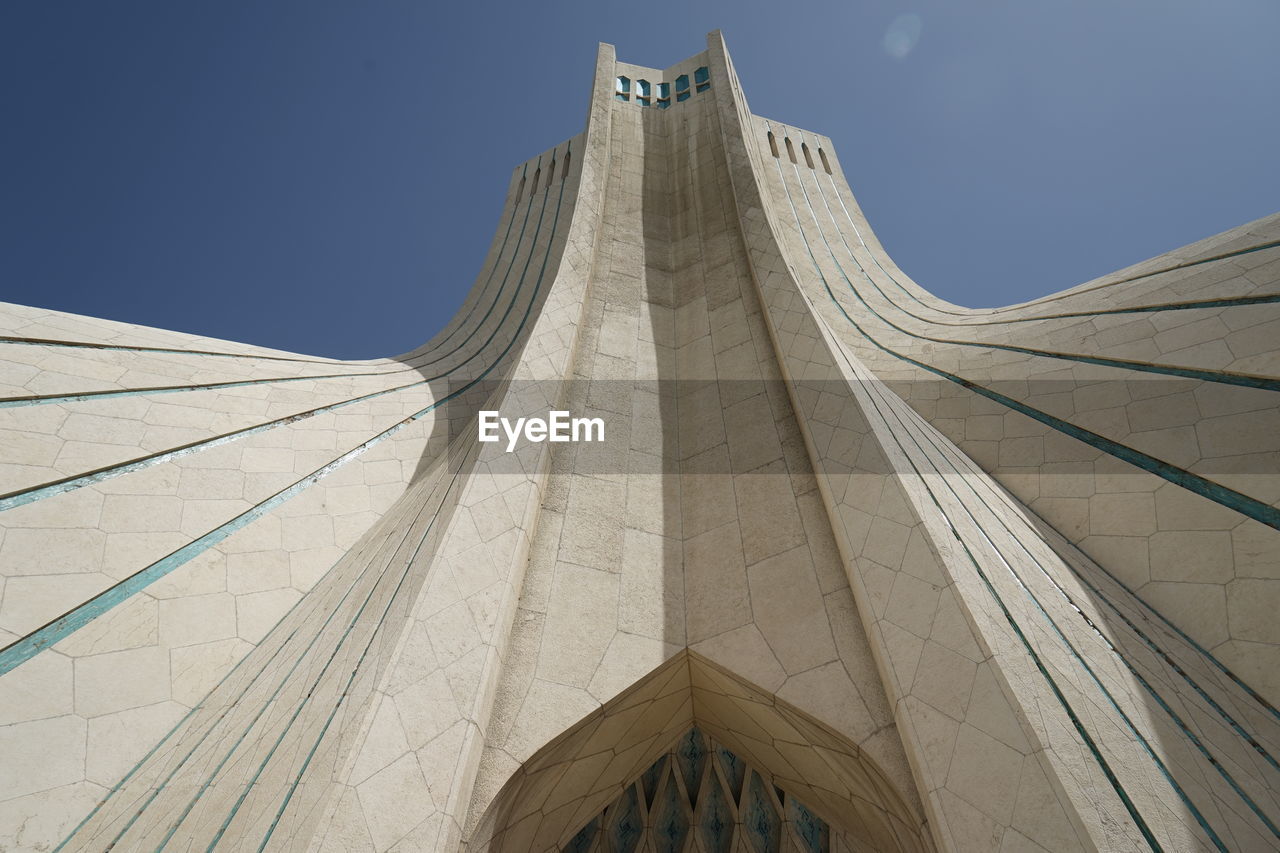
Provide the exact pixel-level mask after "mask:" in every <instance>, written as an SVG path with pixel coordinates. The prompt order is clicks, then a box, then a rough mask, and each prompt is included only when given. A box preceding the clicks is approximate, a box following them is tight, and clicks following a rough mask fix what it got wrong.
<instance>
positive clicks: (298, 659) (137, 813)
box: [54, 478, 456, 853]
mask: <svg viewBox="0 0 1280 853" xmlns="http://www.w3.org/2000/svg"><path fill="white" fill-rule="evenodd" d="M455 480H456V478H455ZM446 494H447V490H446ZM428 507H432V509H431V512H432V513H433V514H434V511H435V509H438V507H439V501H436V502H430V501H429V502H426V503H424V506H423V507H422V508H421V509H420V510H419V512H418V517H417V518H415V520H414V522H413V523H411V524H409V525H407V526H406V527H405V530H404V535H403V536H402V537H401V539H400V545H403V543H404V541H405V540H407V539H408V536H409V533H410V531H411V530H412V529H413V528H414V526H415V525H416V523H417V521H418V519H420V518H421V516H422V514H423V513H424V512H427V511H428ZM432 523H434V521H433V522H432ZM429 530H430V527H428V531H429ZM424 537H425V534H424ZM400 545H397V547H396V548H395V549H393V553H394V552H396V551H398V550H399V547H400ZM420 545H421V543H420V544H419V547H420ZM374 565H375V562H374V561H372V560H371V561H370V562H369V563H368V564H367V565H366V566H365V568H364V569H363V570H362V571H361V573H360V574H359V575H358V576H357V577H356V579H355V580H354V581H353V582H352V584H351V585H350V586H349V587H348V588H347V590H346V592H344V593H343V595H342V598H340V599H339V600H338V602H337V604H335V605H333V606H332V607H330V608H328V615H327V616H326V617H325V619H324V621H323V622H322V623H320V626H319V627H318V628H316V629H315V631H314V633H313V634H312V636H311V641H310V642H309V643H308V644H307V646H306V648H305V649H303V650H302V652H301V653H300V654H298V655H296V656H295V660H294V663H293V665H292V666H291V667H290V668H289V669H288V671H286V672H285V674H284V676H283V677H282V678H281V680H280V684H279V685H278V686H277V687H276V690H275V691H274V692H273V693H272V694H271V696H270V697H269V702H270V701H274V699H275V697H276V696H277V695H279V692H280V690H282V689H283V688H284V686H285V685H286V684H287V683H288V682H289V680H290V678H291V677H292V675H293V673H294V672H295V671H296V670H297V669H298V667H299V666H300V665H301V663H302V661H303V659H304V658H306V657H307V655H308V654H309V653H310V651H311V650H312V648H314V647H315V644H316V642H317V641H318V640H319V639H320V637H321V636H323V634H324V630H325V628H327V627H328V625H329V623H330V622H331V621H332V620H333V618H334V617H335V616H336V615H337V614H338V613H339V611H340V609H341V607H342V604H343V603H344V602H346V600H347V599H348V598H349V597H350V595H351V593H352V592H354V591H355V590H356V588H357V587H358V586H359V584H360V582H361V581H362V580H364V579H365V578H366V577H367V576H368V575H369V574H370V573H371V572H372V571H373V570H374V569H373V567H374ZM309 600H310V599H309V598H308V597H305V596H304V597H303V598H300V599H299V600H298V601H297V602H296V603H295V604H294V606H293V607H291V608H290V609H289V611H288V612H287V613H285V615H284V616H282V617H280V619H279V621H278V622H277V623H276V624H277V625H279V624H281V623H283V622H284V621H285V619H287V618H289V616H290V615H291V614H292V613H293V612H294V611H296V610H298V609H299V608H300V607H302V606H304V605H305V604H306V602H308V601H309ZM301 628H302V623H299V626H298V627H297V628H295V629H294V630H292V631H290V632H289V634H288V635H287V636H285V638H284V639H283V640H281V641H280V642H279V644H278V645H277V646H276V649H275V651H273V652H272V653H271V655H270V656H269V657H268V658H267V660H266V661H264V662H263V663H262V665H261V666H260V667H259V668H258V671H257V672H256V673H255V674H254V676H253V677H252V678H251V679H250V680H249V681H248V682H247V683H246V684H245V686H244V689H243V690H241V691H240V694H239V696H237V697H236V699H234V700H232V701H231V702H229V703H227V704H226V706H225V707H224V710H223V711H222V713H221V714H219V715H218V716H217V717H216V718H215V719H214V720H213V722H212V723H210V724H209V726H208V727H207V728H206V729H205V731H204V733H203V734H202V735H201V736H200V737H199V738H198V739H197V740H196V742H195V744H194V745H193V746H192V747H191V749H190V750H188V751H187V753H186V754H185V755H183V757H182V758H181V759H180V760H179V761H178V762H177V763H176V764H175V765H174V766H173V767H172V768H171V769H170V771H169V773H168V775H167V776H166V777H165V778H164V780H163V781H162V782H160V784H158V785H156V786H154V787H153V788H152V789H151V793H150V794H149V795H148V797H147V799H146V800H144V801H143V802H142V804H141V805H139V806H137V807H136V809H135V810H134V812H133V814H132V815H131V816H130V818H129V820H128V822H126V823H125V825H124V826H123V827H122V828H121V829H120V831H119V832H118V833H117V834H116V836H115V838H114V839H112V841H111V842H110V843H109V844H108V847H114V845H115V844H116V843H117V842H118V841H119V840H120V839H121V838H122V837H123V836H124V834H125V833H126V832H128V831H129V829H130V827H132V826H133V824H134V823H135V822H136V821H137V820H138V818H140V817H141V816H142V814H143V813H144V811H145V810H146V808H147V806H149V805H150V804H151V803H152V802H153V801H154V800H155V799H156V797H158V796H159V795H160V793H161V792H162V791H163V790H164V789H165V788H166V787H167V786H168V785H169V783H170V782H172V781H173V779H174V777H175V776H177V775H178V772H179V771H180V770H181V769H182V768H183V767H184V766H186V763H187V762H188V761H189V760H190V759H191V757H192V756H193V755H195V753H196V751H197V750H198V749H199V748H200V746H201V745H203V744H204V742H205V741H206V740H207V739H208V737H209V736H210V735H211V734H212V733H213V732H214V731H215V730H216V728H217V726H218V724H219V723H220V722H221V721H222V720H223V719H224V718H225V717H226V716H227V715H228V714H229V713H230V712H231V711H232V710H234V709H235V707H236V705H237V703H238V702H239V700H240V699H242V698H243V697H244V696H245V695H246V694H247V693H248V692H249V690H251V689H252V688H253V686H254V685H255V684H256V683H257V682H258V679H259V678H261V677H262V676H263V675H264V674H266V672H267V671H268V668H269V667H270V665H271V663H272V662H273V661H274V660H275V659H276V658H277V657H278V656H279V655H280V653H281V652H282V651H283V650H284V649H285V648H286V647H287V646H288V644H289V643H290V641H292V640H293V638H294V637H295V636H297V634H298V632H299V631H300V630H301ZM274 630H275V628H274V627H273V628H272V629H271V631H268V633H267V636H268V637H270V636H271V634H272V632H274ZM344 636H345V635H344ZM251 658H252V652H251V653H250V654H249V655H246V656H245V657H243V658H241V659H240V661H239V663H237V664H236V665H235V666H234V667H233V668H232V670H231V671H230V672H228V673H227V674H226V675H225V676H223V678H222V681H221V682H219V686H221V684H223V683H226V682H227V681H228V679H230V678H231V677H232V675H233V674H234V673H235V672H237V671H238V670H239V669H240V667H242V666H246V665H247V662H248V661H249V660H250V659H251ZM214 689H215V690H216V687H215V688H214ZM213 692H214V691H213V690H211V691H210V692H209V693H208V694H206V696H205V697H204V699H202V700H201V701H200V702H199V703H197V704H196V706H195V707H194V708H192V709H191V710H190V711H188V712H187V714H186V715H185V716H184V717H183V718H182V720H181V721H179V722H178V724H177V725H175V726H174V727H173V728H172V729H170V730H169V732H168V733H167V734H166V735H165V736H164V737H163V738H161V740H160V741H159V742H158V743H157V744H156V745H155V746H153V747H152V748H151V750H150V751H149V752H148V753H147V754H146V755H145V756H143V757H142V759H140V760H139V761H138V763H137V764H135V765H134V766H133V767H132V768H131V769H130V770H129V772H128V773H127V774H125V776H124V777H123V778H122V779H121V780H120V781H119V782H117V783H116V785H115V786H114V787H113V788H112V789H111V790H110V791H108V792H107V795H106V796H105V797H103V798H102V799H100V800H99V801H98V803H97V805H95V806H94V808H93V810H92V811H90V812H89V814H88V815H86V816H85V818H84V819H83V820H82V821H81V822H80V823H79V824H78V825H77V826H76V828H75V829H74V830H72V831H71V832H70V833H69V834H68V835H67V837H66V838H65V839H63V841H62V842H61V843H60V844H59V845H58V846H57V847H56V848H54V853H58V851H59V850H61V849H62V848H63V847H64V846H65V845H66V844H67V843H68V842H69V841H70V840H71V839H72V838H73V837H74V836H75V834H76V833H77V832H79V831H80V829H81V827H83V826H84V825H85V824H87V823H88V822H89V820H90V819H91V818H92V817H93V816H94V815H96V814H97V813H98V812H99V811H100V810H101V809H102V807H103V806H104V805H106V803H107V802H109V800H110V799H111V797H113V796H114V795H115V793H116V792H117V791H118V790H120V788H121V787H123V786H124V784H125V783H126V782H127V781H128V780H129V779H131V778H133V776H134V775H135V774H136V773H137V772H138V771H139V770H140V769H142V767H143V766H144V764H145V763H146V762H147V760H148V759H150V758H151V756H152V755H154V754H155V753H156V752H157V751H159V749H160V747H161V746H163V745H164V744H165V743H166V742H167V741H168V740H169V738H170V737H172V736H173V734H174V733H175V732H177V731H178V730H179V729H180V728H181V727H182V726H183V725H184V724H185V723H186V722H187V721H188V720H189V719H191V718H192V717H193V716H194V715H195V713H196V712H197V711H199V710H200V709H202V708H203V707H204V705H205V702H207V701H208V699H209V697H210V696H212V695H213ZM269 702H268V703H266V704H269ZM264 707H265V705H264ZM259 716H261V713H259V714H258V715H257V716H255V717H254V720H253V721H252V722H251V723H250V727H252V725H253V722H256V721H257V719H258V717H259ZM242 739H243V735H242Z"/></svg>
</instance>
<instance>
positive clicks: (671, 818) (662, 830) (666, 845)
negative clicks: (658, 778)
mask: <svg viewBox="0 0 1280 853" xmlns="http://www.w3.org/2000/svg"><path fill="white" fill-rule="evenodd" d="M652 835H653V841H654V847H655V848H656V850H657V853H683V851H684V840H685V838H686V837H687V836H688V835H689V815H688V810H687V809H686V808H685V805H684V803H683V802H681V796H680V789H679V787H677V785H676V776H675V771H674V770H668V771H667V784H666V785H665V786H663V788H662V796H661V797H660V798H659V802H658V805H657V808H656V809H655V810H654V815H653V833H652Z"/></svg>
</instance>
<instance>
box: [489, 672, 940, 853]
mask: <svg viewBox="0 0 1280 853" xmlns="http://www.w3.org/2000/svg"><path fill="white" fill-rule="evenodd" d="M716 824H720V825H721V826H719V827H717V826H716ZM752 824H754V825H755V828H754V829H751V828H749V827H750V826H751V825H752ZM593 826H594V829H592V827H593ZM610 833H612V834H610ZM749 835H750V836H751V838H750V841H748V836H749ZM650 836H652V837H654V838H659V837H662V838H665V839H666V840H667V843H668V846H667V847H666V848H659V849H668V848H669V849H674V850H685V849H695V850H698V849H703V848H705V849H707V850H715V851H717V853H718V851H735V850H738V849H744V850H774V849H780V850H788V849H792V845H804V844H807V845H808V846H799V847H797V848H796V849H811V850H815V851H816V850H838V849H841V846H840V845H844V847H845V849H851V850H856V849H874V850H880V851H899V850H900V851H928V850H933V844H932V841H931V839H930V837H929V831H928V827H927V825H926V822H925V820H924V818H923V816H922V815H920V814H919V813H918V811H917V810H916V809H915V808H913V807H912V806H911V805H909V800H908V798H907V797H904V796H903V795H902V794H901V792H899V791H898V790H897V788H896V787H895V786H894V785H893V783H892V782H890V780H889V778H888V777H887V776H886V774H885V773H884V772H883V771H882V770H881V769H880V768H879V767H878V766H877V765H876V763H875V762H874V761H873V760H872V759H871V758H870V757H869V756H867V755H866V753H865V752H863V751H862V750H860V749H859V748H858V747H857V746H856V745H855V744H853V743H852V742H850V741H849V740H848V739H847V738H845V737H843V736H842V735H840V734H839V733H838V732H836V731H835V730H833V729H831V728H830V727H829V726H826V725H824V724H823V723H821V722H819V721H817V720H815V719H814V718H813V717H811V716H809V715H808V714H805V713H804V712H803V711H800V710H799V709H797V708H795V707H794V706H792V705H790V704H789V703H787V702H785V701H784V700H781V699H779V698H778V697H776V696H774V695H772V694H770V693H769V692H768V691H766V690H763V689H762V688H760V687H758V686H756V685H753V684H751V683H749V682H747V681H745V680H743V679H742V678H740V677H739V676H737V675H735V674H733V673H732V672H730V671H728V670H727V669H724V668H723V667H720V666H718V665H716V664H715V663H713V662H711V661H709V660H708V659H706V658H704V657H702V656H700V655H698V654H697V653H695V652H691V651H688V650H685V651H682V652H680V653H679V654H677V655H676V656H674V657H673V658H671V659H670V660H668V661H667V662H665V663H664V664H662V665H661V666H659V667H657V668H656V669H654V670H653V671H651V672H650V673H648V674H647V675H646V676H644V677H643V678H641V679H640V680H638V681H637V682H636V683H634V684H633V685H631V687H629V688H627V689H626V690H624V691H622V692H621V693H619V694H618V695H617V696H616V697H615V698H614V699H612V700H610V701H609V702H607V703H605V704H604V705H602V706H600V707H599V708H598V709H597V710H596V711H594V712H592V713H591V714H589V715H587V716H586V717H585V718H583V719H582V720H580V721H578V722H577V723H575V724H574V725H573V726H571V727H569V728H568V729H567V730H565V731H564V732H562V733H561V734H560V735H559V736H557V737H556V738H554V739H553V740H552V741H550V742H549V743H548V744H547V745H546V746H544V747H543V748H542V749H540V750H539V751H538V752H537V753H535V754H534V755H533V756H531V757H530V758H529V760H528V761H526V762H525V763H524V764H523V765H522V766H521V767H520V769H519V770H518V771H517V772H516V773H515V774H514V775H513V776H512V777H511V778H510V780H509V781H508V782H507V784H506V785H504V786H503V788H502V789H501V790H500V791H499V792H498V794H497V795H496V796H495V797H494V799H493V801H492V802H491V803H490V804H489V806H488V808H487V809H486V810H485V812H484V814H483V815H482V816H481V818H480V819H479V821H478V823H477V825H476V829H475V831H474V832H473V833H472V836H471V838H470V841H469V844H468V847H467V849H468V850H470V851H474V852H475V853H479V851H489V853H507V852H508V851H522V853H523V851H543V850H547V851H551V850H554V851H560V850H565V849H573V850H578V849H580V850H582V851H591V850H613V849H615V848H618V849H625V850H630V849H637V850H638V849H648V848H647V847H644V846H643V845H642V844H641V841H642V840H643V839H644V838H645V837H650ZM606 839H608V840H606ZM619 839H621V840H622V842H623V843H622V844H621V845H620V844H619V843H618V840H619ZM575 842H576V844H577V845H578V846H571V845H573V844H575ZM672 843H674V844H675V845H676V846H674V847H672V846H670V845H671V844H672ZM748 843H750V845H751V846H743V845H747V844H748ZM762 843H763V844H764V845H765V846H764V847H760V846H757V845H759V844H762ZM601 845H603V846H601ZM690 845H695V846H690ZM814 845H816V846H814Z"/></svg>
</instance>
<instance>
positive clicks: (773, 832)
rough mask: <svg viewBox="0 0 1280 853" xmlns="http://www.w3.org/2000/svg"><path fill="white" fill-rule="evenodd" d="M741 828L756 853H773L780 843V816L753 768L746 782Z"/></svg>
mask: <svg viewBox="0 0 1280 853" xmlns="http://www.w3.org/2000/svg"><path fill="white" fill-rule="evenodd" d="M742 828H743V834H744V835H746V837H747V840H748V841H749V842H751V846H752V848H754V849H755V851H756V853H775V851H777V850H778V849H779V848H780V847H781V845H782V818H781V817H780V816H779V815H778V810H777V809H776V808H775V807H774V805H773V799H772V798H771V797H770V796H769V790H768V788H767V787H766V786H765V784H764V782H763V781H762V780H761V779H760V774H759V773H756V772H755V771H754V770H752V771H751V776H750V779H749V781H748V782H747V796H746V801H745V802H744V803H743V804H742Z"/></svg>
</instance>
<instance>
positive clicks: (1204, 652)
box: [770, 133, 1280, 761]
mask: <svg viewBox="0 0 1280 853" xmlns="http://www.w3.org/2000/svg"><path fill="white" fill-rule="evenodd" d="M770 136H772V133H770ZM830 180H831V186H832V189H833V191H834V192H835V194H836V200H837V201H839V202H840V207H841V208H842V209H843V211H844V215H845V219H846V220H847V221H848V223H849V225H850V226H851V227H852V228H853V230H854V234H856V235H857V237H858V240H859V241H860V242H861V243H862V246H863V248H864V249H868V251H869V248H868V247H867V244H866V241H865V240H864V239H863V237H862V231H861V229H859V228H858V225H857V223H856V222H854V220H853V217H852V215H851V214H850V213H849V209H848V208H847V207H846V206H845V204H844V199H843V198H842V197H841V196H840V192H839V188H838V187H837V186H836V183H835V180H834V178H832V179H830ZM819 191H821V187H819ZM824 199H825V196H824ZM792 212H793V213H794V205H793V207H792ZM797 221H798V220H797ZM841 239H843V237H842V238H841ZM845 248H846V249H848V244H847V243H846V244H845ZM1273 248H1280V241H1273V242H1269V243H1263V244H1259V245H1257V246H1251V247H1248V248H1245V249H1238V250H1234V251H1231V252H1225V253H1221V254H1218V255H1213V256H1211V257H1207V258H1200V259H1197V260H1194V261H1187V262H1185V263H1182V264H1177V265H1174V266H1171V267H1165V268H1163V269H1160V270H1155V271H1152V272H1149V273H1142V274H1139V275H1134V276H1130V277H1128V278H1125V279H1121V280H1119V281H1116V282H1113V283H1114V284H1121V283H1124V282H1127V281H1136V280H1139V279H1142V278H1148V277H1150V276H1154V275H1161V274H1163V273H1166V272H1170V271H1173V270H1177V269H1182V268H1184V267H1190V266H1197V265H1199V264H1205V263H1210V262H1213V261H1219V260H1224V259H1227V258H1231V257H1235V256H1237V255H1244V254H1249V253H1252V252H1258V251H1262V250H1264V249H1273ZM850 256H851V257H852V252H850ZM871 258H872V261H873V262H874V263H875V264H876V266H877V268H878V269H880V271H881V272H882V273H884V274H885V275H886V276H888V277H889V278H890V280H892V281H893V282H894V283H895V284H897V285H898V288H899V289H900V290H902V291H903V292H904V293H906V294H907V295H908V296H910V297H911V298H913V299H914V298H915V297H914V296H913V295H912V294H911V293H910V292H909V291H907V289H906V288H905V287H904V286H903V285H902V284H901V283H899V282H898V281H897V279H896V278H895V277H894V276H893V274H892V273H890V272H889V271H887V270H885V269H884V267H883V266H881V265H880V262H879V260H877V259H876V258H875V255H874V254H872V256H871ZM854 263H858V261H857V259H856V258H854ZM1106 286H1110V285H1106ZM1254 300H1256V301H1254ZM1276 301H1280V294H1276V295H1267V296H1259V297H1243V298H1240V299H1237V300H1230V299H1223V300H1209V301H1203V302H1184V303H1174V304H1170V305H1163V306H1161V305H1157V306H1142V307H1139V308H1134V309H1129V308H1116V309H1113V310H1111V311H1100V312H1079V313H1076V314H1071V313H1068V314H1054V315H1042V316H1040V317H1029V318H1023V319H1018V320H1004V321H993V323H994V322H1022V321H1023V320H1027V321H1030V320H1036V319H1047V318H1054V317H1076V316H1092V315H1093V314H1095V313H1104V314H1105V313H1125V312H1128V311H1131V310H1132V311H1146V310H1151V311H1160V310H1166V309H1170V310H1172V309H1183V308H1198V307H1220V306H1219V305H1217V304H1215V303H1228V302H1229V303H1231V304H1257V303H1258V302H1276ZM949 325H967V324H960V323H956V324H949ZM864 336H865V335H864ZM1099 568H1101V567H1099ZM1102 571H1103V572H1104V574H1106V575H1107V577H1109V578H1110V579H1111V580H1112V582H1114V583H1116V584H1117V585H1118V586H1120V587H1121V588H1122V589H1124V590H1125V591H1126V592H1128V593H1130V594H1131V595H1133V594H1134V593H1133V591H1132V590H1131V589H1129V587H1128V586H1126V585H1125V584H1124V583H1122V582H1121V581H1120V580H1119V579H1117V578H1116V577H1115V576H1114V575H1112V574H1111V573H1110V572H1107V571H1106V570H1105V569H1103V570H1102ZM1135 599H1136V600H1138V601H1139V602H1140V603H1141V604H1142V605H1143V607H1144V609H1145V610H1146V611H1147V612H1150V613H1151V614H1152V615H1154V616H1155V617H1156V618H1157V619H1159V620H1160V622H1161V623H1162V624H1164V626H1165V627H1167V628H1168V629H1169V630H1171V631H1173V632H1174V633H1176V634H1177V635H1178V636H1179V637H1181V638H1182V640H1183V641H1185V642H1186V643H1187V644H1188V645H1189V646H1190V647H1191V648H1193V649H1195V650H1196V652H1197V653H1198V654H1199V655H1200V656H1201V657H1203V658H1204V659H1205V660H1207V661H1208V662H1209V663H1210V665H1212V666H1213V667H1214V668H1215V669H1217V670H1218V671H1219V672H1221V673H1222V674H1223V675H1225V676H1226V677H1227V678H1228V679H1229V680H1231V681H1232V682H1233V683H1234V684H1235V685H1236V686H1237V687H1239V688H1240V689H1241V690H1243V691H1245V692H1246V693H1247V694H1248V695H1249V696H1250V697H1251V698H1252V700H1253V701H1254V702H1256V703H1257V704H1258V705H1259V706H1260V707H1262V708H1264V709H1265V711H1266V712H1267V713H1268V714H1269V715H1271V716H1273V717H1275V718H1276V719H1280V710H1277V709H1276V708H1275V707H1274V706H1272V705H1271V703H1270V702H1268V701H1267V700H1266V699H1265V698H1263V697H1262V696H1261V695H1260V694H1259V693H1258V692H1257V691H1255V690H1254V689H1253V688H1252V687H1250V686H1249V685H1248V684H1246V683H1245V682H1244V681H1243V680H1242V679H1241V678H1240V677H1239V676H1237V675H1236V674H1235V673H1234V672H1233V671H1232V670H1231V669H1230V668H1229V667H1227V666H1226V665H1225V664H1223V663H1222V661H1221V660H1219V659H1218V658H1217V656H1215V655H1214V654H1213V653H1211V652H1210V651H1209V650H1208V649H1206V648H1204V647H1203V646H1201V645H1200V644H1199V643H1198V642H1196V641H1195V640H1194V639H1193V638H1192V637H1191V636H1190V635H1188V634H1187V633H1186V632H1185V631H1183V630H1182V629H1181V628H1179V627H1178V626H1177V625H1175V624H1173V623H1172V622H1171V621H1169V619H1168V618H1166V617H1165V616H1164V614H1162V613H1160V611H1158V610H1156V609H1154V608H1152V607H1151V606H1150V605H1148V604H1147V603H1146V602H1144V601H1142V600H1141V599H1138V598H1137V596H1136V595H1135ZM1104 600H1108V601H1109V599H1107V598H1106V597H1105V596H1104ZM1246 737H1248V738H1249V740H1250V741H1251V742H1253V741H1254V739H1253V738H1252V737H1249V736H1247V735H1246ZM1258 748H1261V747H1258ZM1267 758H1268V760H1269V761H1270V760H1274V759H1271V757H1270V756H1269V755H1268V756H1267Z"/></svg>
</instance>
